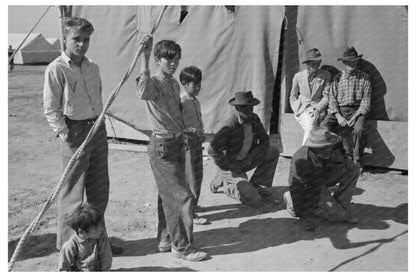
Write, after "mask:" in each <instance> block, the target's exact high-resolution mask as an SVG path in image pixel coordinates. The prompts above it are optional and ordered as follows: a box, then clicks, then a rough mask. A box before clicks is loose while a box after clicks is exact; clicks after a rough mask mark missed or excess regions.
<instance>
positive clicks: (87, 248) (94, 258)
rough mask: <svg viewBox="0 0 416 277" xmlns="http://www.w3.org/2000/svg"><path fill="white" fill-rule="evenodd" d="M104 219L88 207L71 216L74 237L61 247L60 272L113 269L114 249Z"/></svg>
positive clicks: (95, 210) (98, 212)
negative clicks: (103, 222) (105, 228)
mask: <svg viewBox="0 0 416 277" xmlns="http://www.w3.org/2000/svg"><path fill="white" fill-rule="evenodd" d="M101 220H102V214H101V213H100V211H99V210H97V209H95V208H93V207H91V206H89V205H86V204H84V205H83V206H81V207H80V208H79V209H77V210H76V211H75V212H74V213H73V214H72V216H71V220H70V225H71V227H72V229H74V231H75V234H73V235H72V237H71V238H70V239H69V240H67V241H66V242H65V243H64V244H63V246H62V248H61V252H60V253H59V262H58V270H59V271H107V270H109V269H110V268H111V263H112V253H111V246H110V242H109V239H108V236H107V233H106V231H105V230H104V228H103V227H102V226H101V225H100V221H101Z"/></svg>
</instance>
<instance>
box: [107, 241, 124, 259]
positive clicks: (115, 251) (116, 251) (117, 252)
mask: <svg viewBox="0 0 416 277" xmlns="http://www.w3.org/2000/svg"><path fill="white" fill-rule="evenodd" d="M110 246H111V253H112V254H113V255H114V256H117V255H120V254H122V253H123V252H124V249H123V247H119V246H114V245H113V244H111V243H110Z"/></svg>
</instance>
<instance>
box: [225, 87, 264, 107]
mask: <svg viewBox="0 0 416 277" xmlns="http://www.w3.org/2000/svg"><path fill="white" fill-rule="evenodd" d="M228 103H230V104H231V105H233V106H237V105H251V106H255V105H257V104H259V103H260V101H259V99H257V98H254V97H253V93H252V92H251V91H240V92H236V93H235V97H234V98H232V99H231V100H230V101H228Z"/></svg>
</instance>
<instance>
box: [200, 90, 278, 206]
mask: <svg viewBox="0 0 416 277" xmlns="http://www.w3.org/2000/svg"><path fill="white" fill-rule="evenodd" d="M229 103H230V104H231V105H233V106H234V107H235V114H233V115H232V116H231V117H230V118H228V119H227V120H226V121H225V123H224V124H223V125H222V126H221V127H220V129H219V131H218V132H217V133H216V134H215V135H214V138H213V139H212V141H211V144H210V146H209V148H208V153H209V154H210V155H211V156H212V158H213V160H214V162H215V164H216V166H217V167H218V172H217V175H216V176H215V177H214V179H213V180H212V181H211V184H210V188H211V191H212V192H213V193H217V192H220V191H221V190H222V191H223V192H224V193H225V194H226V195H227V196H229V197H231V198H234V199H236V200H239V201H241V203H243V204H247V205H250V206H258V205H259V204H260V203H261V200H262V198H265V197H268V196H270V195H271V192H269V191H267V190H266V189H264V188H263V187H266V188H268V187H271V186H272V184H273V178H274V173H275V171H276V166H277V161H278V159H279V151H278V150H277V149H276V148H273V147H270V144H269V136H268V135H267V133H266V131H265V130H264V127H263V125H262V123H261V121H260V118H259V117H258V116H257V114H255V113H253V106H255V105H257V104H259V103H260V101H259V100H258V99H256V98H254V97H253V94H252V92H251V91H247V92H237V93H236V94H235V97H234V98H232V99H231V100H230V101H229ZM254 168H255V171H254V173H253V175H252V176H251V178H250V180H249V179H248V176H247V174H246V172H248V171H250V170H252V169H254Z"/></svg>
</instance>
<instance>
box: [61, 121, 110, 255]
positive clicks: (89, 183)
mask: <svg viewBox="0 0 416 277" xmlns="http://www.w3.org/2000/svg"><path fill="white" fill-rule="evenodd" d="M67 125H68V128H69V134H68V140H67V142H63V141H62V140H61V145H60V146H61V155H62V162H63V165H64V167H66V165H67V164H68V162H69V161H70V159H71V158H72V155H73V154H74V153H75V152H76V151H77V149H78V147H79V146H80V145H81V144H82V142H83V141H84V140H85V138H86V137H87V134H88V132H89V131H90V129H91V127H92V126H93V125H92V124H85V123H74V122H73V121H72V122H67ZM109 187H110V182H109V176H108V143H107V132H106V130H105V125H104V124H103V125H101V127H100V128H99V129H98V131H97V133H96V134H95V136H94V137H93V138H92V139H91V141H90V142H89V143H88V144H87V145H86V147H85V148H84V151H83V152H82V153H81V155H80V157H79V159H78V160H76V162H75V163H74V166H73V167H72V170H71V171H70V172H69V174H68V177H67V179H66V181H65V183H64V184H63V186H62V188H61V191H60V198H59V203H58V205H59V207H58V234H57V242H56V247H57V248H58V249H61V247H62V245H63V244H64V242H65V241H67V240H68V239H69V238H70V237H71V236H72V234H73V233H74V231H73V230H72V228H71V226H69V220H70V217H71V215H72V214H73V212H74V211H75V210H76V209H77V208H79V207H80V206H81V205H82V203H83V202H87V203H88V204H89V205H91V206H93V207H95V208H97V209H98V210H99V211H100V212H101V213H102V214H103V215H104V213H105V210H106V208H107V203H108V196H109ZM84 197H85V198H86V199H84ZM102 224H103V227H104V228H105V223H104V221H103V223H102Z"/></svg>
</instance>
